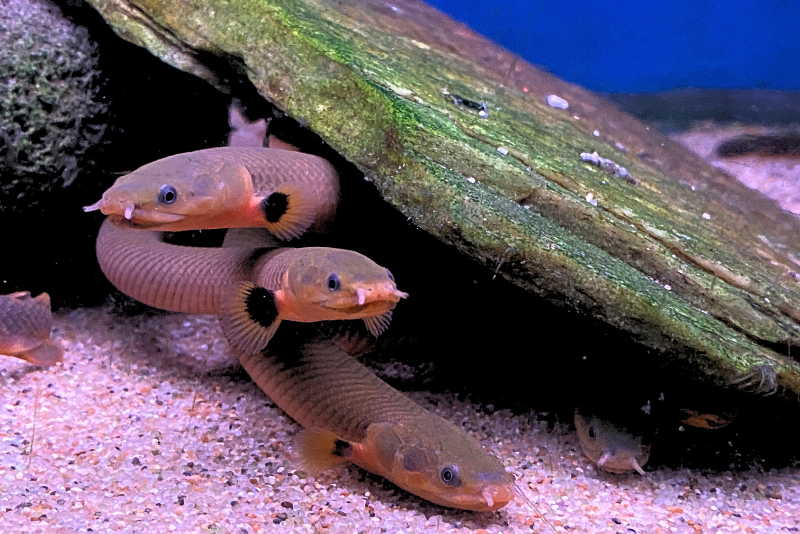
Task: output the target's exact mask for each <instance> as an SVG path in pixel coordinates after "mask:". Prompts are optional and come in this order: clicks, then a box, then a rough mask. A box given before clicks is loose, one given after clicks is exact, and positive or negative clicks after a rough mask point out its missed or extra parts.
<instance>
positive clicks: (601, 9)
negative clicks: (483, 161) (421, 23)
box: [429, 0, 800, 92]
mask: <svg viewBox="0 0 800 534" xmlns="http://www.w3.org/2000/svg"><path fill="white" fill-rule="evenodd" d="M429 2H430V3H432V4H433V5H435V6H436V7H438V8H439V9H441V10H443V11H445V12H447V13H448V14H449V15H450V16H452V17H453V18H455V19H457V20H460V21H462V22H464V23H465V24H467V25H468V26H470V27H472V28H473V29H475V30H476V31H478V32H479V33H481V34H483V35H485V36H487V37H489V38H490V39H492V40H494V41H496V42H498V43H500V44H501V45H503V46H505V47H506V48H508V49H509V50H511V51H513V52H516V53H517V54H519V55H521V56H523V57H524V58H525V59H527V60H528V61H530V62H531V63H533V64H535V65H539V66H542V67H544V68H545V69H547V70H548V71H550V72H552V73H553V74H556V75H557V76H559V77H561V78H564V79H566V80H568V81H570V82H573V83H577V84H580V85H582V86H584V87H587V88H589V89H592V90H595V91H604V92H650V91H663V90H670V89H676V88H681V87H698V88H728V89H743V88H762V89H779V90H788V89H792V90H796V89H800V1H797V0H765V1H755V0H751V1H746V0H745V1H735V0H731V1H711V0H699V1H698V0H695V1H692V2H682V1H678V0H664V1H661V2H646V1H645V2H642V1H641V0H607V1H599V2H598V1H597V0H566V1H559V0H537V1H533V0H531V1H522V2H519V1H517V2H515V1H513V0H511V1H500V0H481V1H478V0H429Z"/></svg>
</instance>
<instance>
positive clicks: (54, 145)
mask: <svg viewBox="0 0 800 534" xmlns="http://www.w3.org/2000/svg"><path fill="white" fill-rule="evenodd" d="M97 63H98V59H97V47H96V45H95V44H94V43H93V42H92V40H91V39H90V38H89V34H88V32H87V31H86V29H85V28H82V27H80V26H76V25H74V24H73V23H71V22H70V21H68V20H67V19H66V18H64V17H63V16H62V14H61V11H60V10H59V8H58V7H56V6H55V5H53V4H51V3H50V2H49V1H47V0H14V1H11V2H8V1H6V2H0V210H23V209H25V208H27V207H29V206H31V205H32V204H36V203H38V202H40V201H41V199H42V197H43V194H47V193H48V192H50V191H52V190H53V189H54V188H55V187H59V186H68V185H70V184H71V183H72V182H73V181H74V180H75V179H76V178H77V177H78V175H79V174H80V172H81V171H82V167H83V165H84V161H83V157H84V155H85V154H86V151H87V150H88V149H89V148H90V147H91V146H93V145H94V144H96V143H97V142H98V141H99V140H100V138H101V137H102V135H103V132H104V130H105V123H104V120H105V117H104V114H105V112H106V110H107V106H106V104H104V103H103V102H102V101H100V100H99V99H98V98H97V96H98V91H99V83H100V74H99V72H98V70H97Z"/></svg>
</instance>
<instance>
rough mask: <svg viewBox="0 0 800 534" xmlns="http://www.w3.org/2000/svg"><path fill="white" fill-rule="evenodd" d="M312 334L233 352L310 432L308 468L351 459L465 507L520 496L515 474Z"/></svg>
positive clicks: (302, 452) (300, 449) (304, 444)
mask: <svg viewBox="0 0 800 534" xmlns="http://www.w3.org/2000/svg"><path fill="white" fill-rule="evenodd" d="M297 327H298V328H301V327H300V325H297ZM306 330H308V329H306ZM308 338H309V336H308V335H298V334H297V330H289V331H285V330H282V331H281V332H280V333H279V334H278V336H277V337H276V339H275V343H274V344H270V347H269V349H268V350H266V351H264V352H263V353H259V354H256V355H248V354H244V353H242V352H241V351H235V352H236V355H237V357H238V358H239V360H240V361H241V363H242V365H243V366H244V368H245V369H246V370H247V372H248V374H250V376H251V377H252V378H253V380H254V381H255V382H256V383H257V384H258V386H259V387H260V388H261V389H262V390H263V391H264V392H265V393H266V394H267V395H268V396H269V397H270V398H271V399H272V400H274V401H275V403H276V404H277V405H278V406H280V407H281V409H283V410H284V411H285V412H286V413H287V414H288V415H289V416H291V417H292V418H293V419H294V420H296V421H297V422H298V423H300V424H301V425H302V426H303V427H305V429H306V430H304V431H303V433H302V434H301V435H300V438H299V443H298V446H297V447H296V448H295V456H297V458H296V460H297V461H298V462H299V464H300V465H301V466H302V467H303V469H305V470H307V471H309V472H311V473H318V472H320V471H323V470H325V469H328V468H331V467H333V466H335V465H338V464H340V463H344V462H352V463H355V464H356V465H358V466H360V467H362V468H364V469H366V470H368V471H370V472H372V473H375V474H377V475H380V476H382V477H385V478H386V479H388V480H390V481H391V482H393V483H394V484H396V485H397V486H399V487H401V488H403V489H404V490H406V491H409V492H411V493H414V494H416V495H418V496H420V497H422V498H424V499H427V500H429V501H431V502H434V503H436V504H440V505H443V506H449V507H453V508H461V509H466V510H475V511H491V510H497V509H500V508H502V507H503V506H505V505H506V504H507V503H508V502H509V501H511V500H512V499H513V498H514V487H515V484H514V475H512V474H510V473H507V472H506V471H505V469H504V467H503V465H502V463H501V462H500V461H499V460H498V459H497V458H496V457H495V456H493V455H492V454H490V453H488V452H486V451H485V450H484V449H483V447H481V445H480V443H478V441H477V440H475V439H474V438H473V437H472V436H470V435H469V434H467V433H466V432H465V431H464V430H463V429H461V428H459V427H457V426H456V425H454V424H453V423H451V422H449V421H447V420H445V419H443V418H441V417H437V416H435V415H433V414H431V413H430V412H428V411H426V410H424V409H423V408H422V407H420V406H419V405H418V404H416V403H415V402H413V401H412V400H411V399H409V398H408V397H406V396H404V395H403V394H401V393H400V392H398V391H397V390H395V389H393V388H392V387H390V386H389V385H388V384H386V383H385V382H383V381H382V380H380V379H379V378H378V377H376V376H375V375H374V374H373V373H372V372H371V371H369V369H367V368H366V367H364V366H363V365H362V364H361V363H359V362H358V361H356V360H355V359H354V358H352V357H350V356H349V355H348V354H347V353H345V352H344V351H343V350H341V349H340V348H339V347H337V346H336V344H335V343H333V342H332V341H330V340H325V339H313V336H312V339H311V340H310V341H307V340H308ZM287 340H288V341H287Z"/></svg>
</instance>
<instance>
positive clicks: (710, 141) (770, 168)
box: [671, 122, 800, 215]
mask: <svg viewBox="0 0 800 534" xmlns="http://www.w3.org/2000/svg"><path fill="white" fill-rule="evenodd" d="M794 130H796V128H795V129H794ZM787 131H791V130H787V129H785V128H770V127H768V126H760V125H739V124H730V125H722V124H716V123H714V122H703V123H699V124H697V125H695V126H694V127H693V128H692V129H690V130H689V131H686V132H681V133H676V134H673V135H672V136H671V137H672V139H674V140H675V141H677V142H678V143H680V144H682V145H683V146H684V147H686V148H688V149H689V150H691V151H692V152H695V153H696V154H697V155H699V156H700V157H701V158H703V159H705V160H706V161H708V162H709V163H710V164H711V165H714V166H715V167H719V168H721V169H723V170H725V171H726V172H728V173H730V174H731V175H732V176H734V177H735V178H736V179H738V180H739V181H740V182H742V183H743V184H744V185H746V186H747V187H749V188H751V189H756V190H757V191H760V192H761V193H762V194H763V195H764V196H766V197H768V198H771V199H772V200H774V201H776V202H777V203H778V204H779V205H780V207H782V208H783V209H784V210H786V211H788V212H791V213H794V214H795V215H800V152H797V153H793V154H792V155H789V156H786V155H784V156H779V155H763V154H746V155H741V156H736V157H720V156H719V155H718V154H717V147H718V146H719V145H720V144H721V143H722V142H724V141H728V140H731V139H736V138H738V137H740V136H744V135H750V136H767V135H775V134H777V133H785V132H787Z"/></svg>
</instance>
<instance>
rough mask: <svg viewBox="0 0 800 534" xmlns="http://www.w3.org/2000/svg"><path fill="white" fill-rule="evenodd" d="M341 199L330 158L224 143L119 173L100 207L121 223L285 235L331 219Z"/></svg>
mask: <svg viewBox="0 0 800 534" xmlns="http://www.w3.org/2000/svg"><path fill="white" fill-rule="evenodd" d="M338 200H339V176H338V174H337V173H336V170H335V169H334V168H333V166H332V165H331V164H330V163H329V162H328V161H327V160H325V159H323V158H320V157H317V156H314V155H311V154H303V153H301V152H293V151H289V150H281V149H275V148H262V147H221V148H209V149H205V150H197V151H195V152H186V153H183V154H176V155H174V156H169V157H167V158H163V159H160V160H157V161H154V162H152V163H148V164H147V165H144V166H143V167H140V168H138V169H136V170H135V171H133V172H131V173H129V174H126V175H125V176H122V177H120V178H118V179H117V181H116V182H114V184H113V185H112V186H111V187H110V188H109V189H108V190H106V192H105V193H103V197H102V199H100V200H99V201H98V202H96V203H94V204H92V205H91V206H86V207H84V208H83V209H84V211H95V210H100V211H101V212H102V213H104V214H106V215H108V216H109V217H110V219H111V222H112V223H114V224H115V225H117V226H119V227H120V228H133V229H147V230H160V231H181V230H200V229H213V228H257V227H264V228H267V229H268V230H269V231H270V232H271V233H273V234H274V235H275V236H277V237H278V238H280V239H283V240H288V239H292V238H295V237H298V236H300V235H301V234H303V233H304V232H305V231H306V230H308V229H309V228H311V227H312V226H315V227H321V226H324V224H326V223H327V222H328V221H329V220H330V219H331V218H332V217H333V215H334V213H335V210H336V204H337V202H338Z"/></svg>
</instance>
